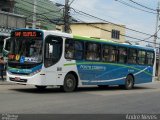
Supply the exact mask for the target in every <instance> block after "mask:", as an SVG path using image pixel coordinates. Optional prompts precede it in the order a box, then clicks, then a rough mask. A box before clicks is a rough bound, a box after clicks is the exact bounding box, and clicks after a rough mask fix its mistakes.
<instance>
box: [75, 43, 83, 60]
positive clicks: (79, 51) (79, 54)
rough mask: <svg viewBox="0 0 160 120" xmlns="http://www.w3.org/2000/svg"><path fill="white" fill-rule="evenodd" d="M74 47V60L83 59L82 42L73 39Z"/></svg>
mask: <svg viewBox="0 0 160 120" xmlns="http://www.w3.org/2000/svg"><path fill="white" fill-rule="evenodd" d="M74 47H75V53H74V54H75V55H74V56H75V59H76V60H81V59H83V49H84V46H83V42H80V41H75V44H74Z"/></svg>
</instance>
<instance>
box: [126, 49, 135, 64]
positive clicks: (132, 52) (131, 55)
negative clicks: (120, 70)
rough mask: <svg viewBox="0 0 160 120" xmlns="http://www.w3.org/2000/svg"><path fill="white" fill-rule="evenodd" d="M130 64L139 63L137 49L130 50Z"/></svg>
mask: <svg viewBox="0 0 160 120" xmlns="http://www.w3.org/2000/svg"><path fill="white" fill-rule="evenodd" d="M128 63H131V64H136V63H137V50H136V49H129V53H128Z"/></svg>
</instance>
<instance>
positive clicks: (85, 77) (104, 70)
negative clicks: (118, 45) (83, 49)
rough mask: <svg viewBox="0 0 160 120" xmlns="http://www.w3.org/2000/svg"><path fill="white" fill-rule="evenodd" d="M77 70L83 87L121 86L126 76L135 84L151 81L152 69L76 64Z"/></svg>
mask: <svg viewBox="0 0 160 120" xmlns="http://www.w3.org/2000/svg"><path fill="white" fill-rule="evenodd" d="M77 69H78V73H79V76H80V79H81V80H82V83H83V84H84V85H123V84H125V79H126V76H127V75H128V74H132V75H133V76H134V77H135V83H136V84H137V83H146V82H151V81H152V70H153V69H152V67H148V66H140V65H124V64H114V63H98V62H97V63H96V62H77Z"/></svg>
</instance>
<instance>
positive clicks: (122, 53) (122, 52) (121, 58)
mask: <svg viewBox="0 0 160 120" xmlns="http://www.w3.org/2000/svg"><path fill="white" fill-rule="evenodd" d="M118 62H119V63H126V62H127V49H126V48H119V49H118Z"/></svg>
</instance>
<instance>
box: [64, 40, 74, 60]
mask: <svg viewBox="0 0 160 120" xmlns="http://www.w3.org/2000/svg"><path fill="white" fill-rule="evenodd" d="M65 58H66V59H73V58H74V41H73V40H72V39H66V42H65Z"/></svg>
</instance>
